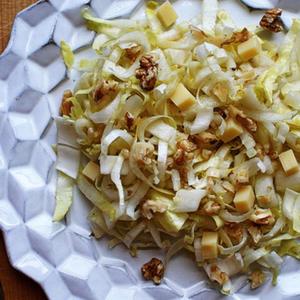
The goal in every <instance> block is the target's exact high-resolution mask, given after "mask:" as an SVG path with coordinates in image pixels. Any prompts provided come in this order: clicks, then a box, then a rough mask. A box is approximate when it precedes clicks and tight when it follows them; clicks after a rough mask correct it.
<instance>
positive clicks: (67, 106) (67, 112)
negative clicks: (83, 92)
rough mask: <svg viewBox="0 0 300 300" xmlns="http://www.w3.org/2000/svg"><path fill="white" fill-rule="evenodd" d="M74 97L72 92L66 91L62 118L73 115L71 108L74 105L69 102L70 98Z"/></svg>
mask: <svg viewBox="0 0 300 300" xmlns="http://www.w3.org/2000/svg"><path fill="white" fill-rule="evenodd" d="M71 97H73V93H72V91H70V90H66V91H64V94H63V98H62V102H61V106H60V110H59V112H60V115H61V116H69V115H70V113H71V108H72V107H73V103H72V102H71V101H70V100H69V98H71Z"/></svg>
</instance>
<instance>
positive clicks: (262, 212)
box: [249, 207, 275, 225]
mask: <svg viewBox="0 0 300 300" xmlns="http://www.w3.org/2000/svg"><path fill="white" fill-rule="evenodd" d="M249 219H250V220H251V221H252V222H254V223H256V224H259V225H272V224H274V222H275V219H274V217H273V214H272V212H271V210H270V209H269V208H266V209H264V208H259V207H257V208H256V209H255V211H254V212H253V213H252V215H251V216H250V218H249Z"/></svg>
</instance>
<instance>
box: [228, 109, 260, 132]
mask: <svg viewBox="0 0 300 300" xmlns="http://www.w3.org/2000/svg"><path fill="white" fill-rule="evenodd" d="M228 110H229V114H230V115H231V116H232V117H234V118H236V120H237V121H238V122H239V123H241V125H242V126H243V127H245V128H246V129H247V130H249V131H252V132H256V131H257V124H256V122H255V121H254V120H252V119H251V118H249V117H247V116H246V115H245V113H244V112H243V111H242V110H240V109H238V108H236V107H234V106H233V105H229V107H228Z"/></svg>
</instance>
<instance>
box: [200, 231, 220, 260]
mask: <svg viewBox="0 0 300 300" xmlns="http://www.w3.org/2000/svg"><path fill="white" fill-rule="evenodd" d="M201 253H202V257H203V259H214V258H217V257H218V233H217V232H211V231H204V232H203V235H202V240H201Z"/></svg>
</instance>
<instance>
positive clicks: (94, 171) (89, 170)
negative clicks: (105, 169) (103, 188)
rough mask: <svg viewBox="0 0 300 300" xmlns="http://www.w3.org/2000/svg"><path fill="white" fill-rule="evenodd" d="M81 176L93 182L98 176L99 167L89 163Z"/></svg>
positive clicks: (91, 162)
mask: <svg viewBox="0 0 300 300" xmlns="http://www.w3.org/2000/svg"><path fill="white" fill-rule="evenodd" d="M82 174H83V175H84V176H86V177H87V178H89V179H90V180H92V181H95V180H96V178H97V176H98V175H99V174H100V166H99V165H98V164H96V163H94V162H93V161H90V162H89V163H88V164H87V165H86V166H85V167H84V169H83V171H82Z"/></svg>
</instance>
